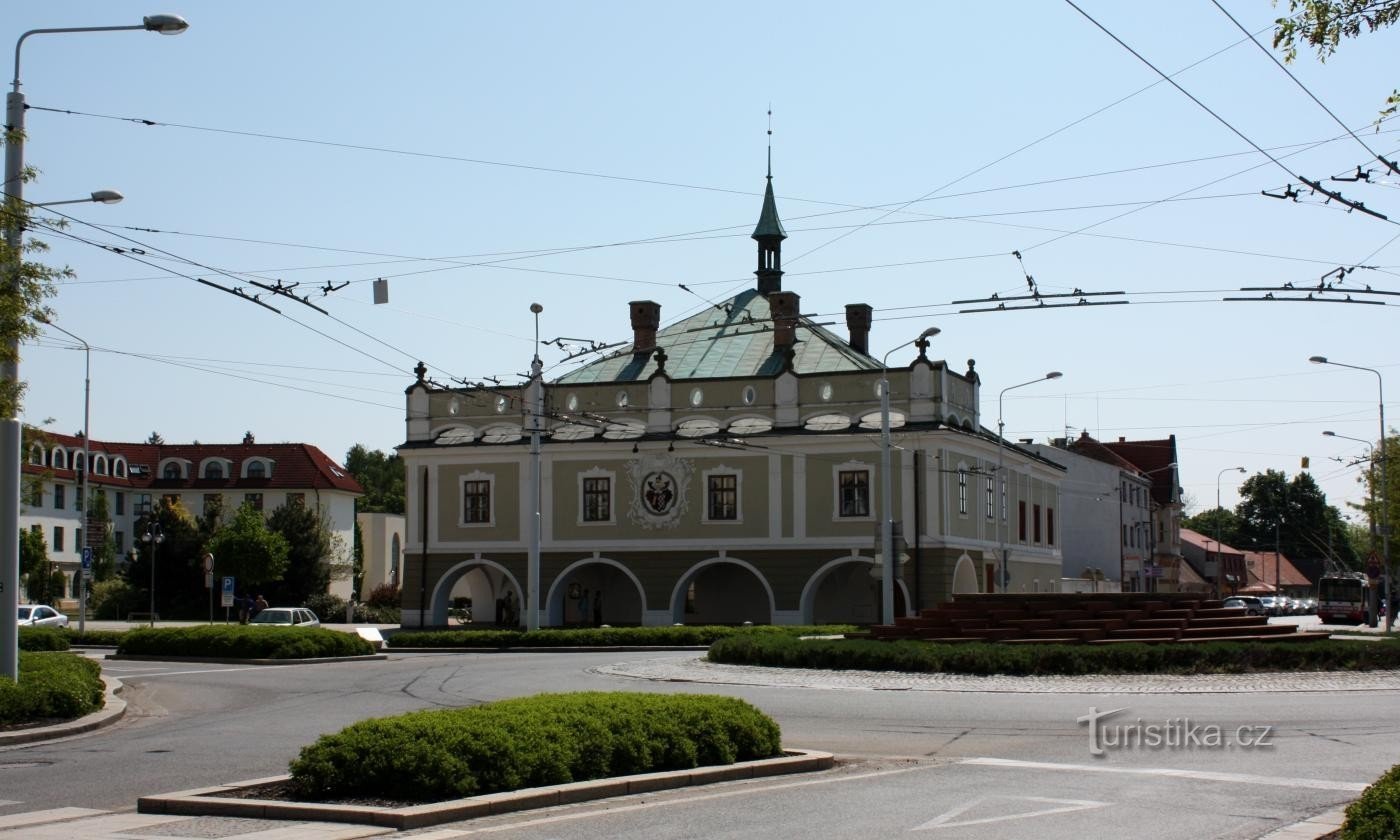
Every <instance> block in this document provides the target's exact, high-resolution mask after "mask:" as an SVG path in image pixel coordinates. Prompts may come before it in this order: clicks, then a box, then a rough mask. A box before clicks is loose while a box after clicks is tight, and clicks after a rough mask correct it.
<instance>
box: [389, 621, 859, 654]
mask: <svg viewBox="0 0 1400 840" xmlns="http://www.w3.org/2000/svg"><path fill="white" fill-rule="evenodd" d="M855 629H856V628H855V627H854V626H852V625H849V624H839V625H820V626H789V625H781V626H779V625H769V624H764V625H759V626H755V627H727V626H718V625H699V626H694V627H690V626H683V627H583V628H558V629H556V628H548V629H541V630H533V631H529V632H526V631H523V630H456V629H454V630H421V631H420V630H408V631H399V632H397V633H394V634H393V635H392V636H390V637H389V640H388V643H389V645H390V647H399V648H411V647H451V648H457V647H497V648H505V647H630V646H647V645H657V646H662V645H664V646H686V647H691V646H699V645H711V644H714V643H715V641H716V640H718V639H723V638H727V637H729V636H734V635H738V634H750V635H775V636H784V637H794V638H795V637H797V636H817V635H838V634H841V633H849V632H853V631H854V630H855Z"/></svg>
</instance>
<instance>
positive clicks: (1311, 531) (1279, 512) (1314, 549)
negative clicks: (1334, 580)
mask: <svg viewBox="0 0 1400 840" xmlns="http://www.w3.org/2000/svg"><path fill="white" fill-rule="evenodd" d="M1235 514H1236V516H1237V517H1238V519H1239V530H1238V532H1237V536H1236V537H1235V539H1236V540H1237V542H1236V543H1235V544H1234V546H1235V548H1240V549H1248V550H1253V551H1272V550H1273V549H1274V547H1275V539H1276V535H1277V546H1278V549H1279V550H1280V551H1281V552H1282V553H1284V554H1286V555H1287V556H1288V557H1289V558H1290V559H1291V560H1294V561H1299V562H1300V563H1301V564H1302V565H1303V566H1307V567H1311V568H1313V569H1315V570H1320V569H1322V568H1324V566H1325V564H1324V562H1323V558H1325V557H1328V556H1329V552H1330V556H1334V557H1336V558H1337V559H1338V560H1339V561H1341V562H1342V563H1343V564H1345V565H1347V566H1349V567H1355V566H1356V564H1357V562H1358V560H1357V557H1356V552H1355V548H1354V547H1353V546H1352V544H1351V541H1350V540H1348V539H1347V534H1348V528H1347V525H1346V523H1345V522H1343V521H1342V515H1341V512H1340V511H1338V510H1337V508H1336V507H1334V506H1333V505H1329V504H1328V503H1327V496H1326V495H1324V494H1323V492H1322V489H1321V488H1319V487H1318V486H1317V482H1316V481H1314V480H1313V477H1312V476H1311V475H1310V474H1308V473H1306V472H1301V473H1298V474H1297V475H1295V476H1294V477H1293V480H1292V481H1289V480H1288V477H1287V476H1286V475H1284V474H1283V473H1282V472H1278V471H1276V470H1268V471H1266V472H1263V473H1256V474H1254V475H1252V476H1250V477H1249V478H1248V479H1247V480H1246V481H1245V482H1244V484H1242V485H1240V503H1239V505H1238V506H1236V508H1235ZM1228 542H1229V541H1228V540H1227V543H1228Z"/></svg>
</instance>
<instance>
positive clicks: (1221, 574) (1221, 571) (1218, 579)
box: [1215, 467, 1244, 601]
mask: <svg viewBox="0 0 1400 840" xmlns="http://www.w3.org/2000/svg"><path fill="white" fill-rule="evenodd" d="M1231 470H1234V471H1237V472H1244V467H1226V468H1225V469H1223V470H1221V471H1220V472H1218V473H1216V474H1215V509H1216V510H1217V511H1220V510H1222V508H1221V507H1220V479H1221V478H1223V477H1224V475H1225V473H1227V472H1230V471H1231ZM1221 518H1222V517H1221V516H1220V515H1219V514H1218V513H1217V514H1216V517H1215V598H1216V600H1217V601H1218V600H1220V596H1221V595H1222V594H1224V593H1223V592H1222V591H1221V588H1220V587H1221V586H1222V581H1224V579H1225V562H1224V560H1223V559H1222V558H1221V556H1220V554H1221V552H1220V520H1221Z"/></svg>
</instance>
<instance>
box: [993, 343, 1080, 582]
mask: <svg viewBox="0 0 1400 840" xmlns="http://www.w3.org/2000/svg"><path fill="white" fill-rule="evenodd" d="M1061 376H1064V374H1063V373H1060V372H1059V371H1058V370H1052V371H1050V372H1049V373H1047V374H1045V375H1044V376H1042V377H1040V378H1038V379H1032V380H1030V381H1028V382H1022V383H1021V384H1019V385H1009V386H1007V387H1005V388H1002V389H1001V393H1000V394H998V395H997V483H998V484H999V485H1000V486H999V487H998V490H1000V491H1001V498H1000V502H1001V519H1000V520H999V521H998V523H997V555H998V559H999V560H1000V561H1001V570H1000V571H999V572H998V573H997V582H998V584H999V587H1000V589H1001V591H1003V592H1005V591H1006V589H1007V587H1008V586H1010V585H1011V563H1010V558H1009V557H1008V556H1007V555H1008V554H1009V552H1008V551H1007V548H1006V527H1007V524H1006V520H1007V510H1006V474H1005V472H1004V469H1005V466H1006V438H1005V437H1004V436H1003V434H1002V433H1003V431H1004V430H1005V428H1006V422H1005V421H1004V420H1003V416H1004V415H1003V412H1002V406H1003V400H1004V399H1005V397H1006V392H1007V391H1014V390H1016V389H1017V388H1024V387H1026V386H1027V385H1034V384H1035V383H1037V382H1044V381H1045V380H1047V379H1059V378H1060V377H1061Z"/></svg>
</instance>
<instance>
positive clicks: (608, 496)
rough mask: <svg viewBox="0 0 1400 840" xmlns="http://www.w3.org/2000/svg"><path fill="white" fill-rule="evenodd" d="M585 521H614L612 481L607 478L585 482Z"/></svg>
mask: <svg viewBox="0 0 1400 840" xmlns="http://www.w3.org/2000/svg"><path fill="white" fill-rule="evenodd" d="M583 521H584V522H611V521H612V479H611V478H609V477H607V476H602V477H599V478H585V479H584V480H583Z"/></svg>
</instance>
